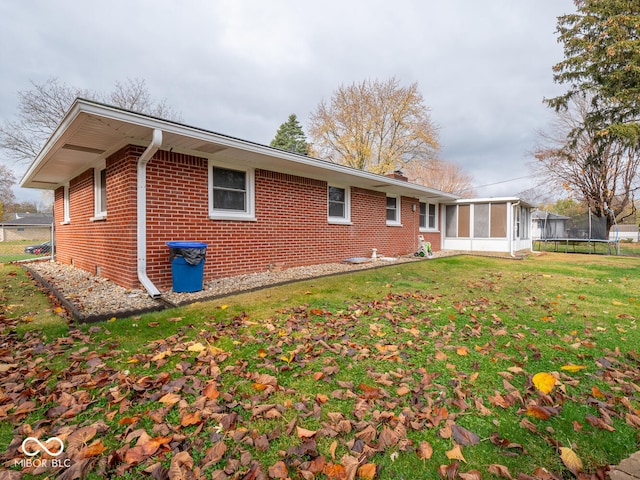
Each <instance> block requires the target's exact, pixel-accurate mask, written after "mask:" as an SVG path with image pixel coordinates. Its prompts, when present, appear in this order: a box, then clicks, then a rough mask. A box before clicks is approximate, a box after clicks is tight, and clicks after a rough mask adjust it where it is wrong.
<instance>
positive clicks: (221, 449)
mask: <svg viewBox="0 0 640 480" xmlns="http://www.w3.org/2000/svg"><path fill="white" fill-rule="evenodd" d="M226 452H227V446H226V445H225V443H224V442H223V441H220V442H216V443H215V444H214V445H213V446H211V447H209V448H207V451H206V452H205V456H204V460H203V463H204V465H203V466H202V468H203V469H204V468H206V467H207V466H209V465H214V464H216V463H218V462H219V461H220V460H222V457H224V454H225V453H226Z"/></svg>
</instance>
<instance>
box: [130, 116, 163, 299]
mask: <svg viewBox="0 0 640 480" xmlns="http://www.w3.org/2000/svg"><path fill="white" fill-rule="evenodd" d="M160 145H162V130H160V129H157V128H154V129H153V138H152V139H151V143H150V144H149V146H148V147H147V149H146V150H145V151H144V152H143V153H142V155H140V158H139V159H138V168H137V172H138V192H137V199H136V200H137V209H138V215H137V217H138V225H137V239H138V280H140V283H141V284H142V286H143V287H144V288H145V289H146V290H147V292H148V293H149V295H150V296H151V297H152V298H158V297H159V296H160V295H161V294H160V291H159V290H158V289H157V288H156V286H155V285H154V284H153V282H152V281H151V280H150V279H149V277H148V276H147V163H149V160H151V158H152V157H153V156H154V155H155V153H156V152H157V151H158V149H159V148H160Z"/></svg>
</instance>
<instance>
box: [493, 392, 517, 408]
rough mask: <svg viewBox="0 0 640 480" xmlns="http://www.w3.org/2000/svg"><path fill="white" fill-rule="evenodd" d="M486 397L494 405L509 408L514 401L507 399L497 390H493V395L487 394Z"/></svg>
mask: <svg viewBox="0 0 640 480" xmlns="http://www.w3.org/2000/svg"><path fill="white" fill-rule="evenodd" d="M487 398H488V399H489V401H490V402H491V405H493V406H495V407H502V408H509V407H511V406H512V405H513V404H514V403H515V399H514V400H513V401H509V400H508V399H507V398H505V397H503V396H502V394H501V393H500V392H498V391H496V392H495V395H493V396H491V395H489V396H488V397H487Z"/></svg>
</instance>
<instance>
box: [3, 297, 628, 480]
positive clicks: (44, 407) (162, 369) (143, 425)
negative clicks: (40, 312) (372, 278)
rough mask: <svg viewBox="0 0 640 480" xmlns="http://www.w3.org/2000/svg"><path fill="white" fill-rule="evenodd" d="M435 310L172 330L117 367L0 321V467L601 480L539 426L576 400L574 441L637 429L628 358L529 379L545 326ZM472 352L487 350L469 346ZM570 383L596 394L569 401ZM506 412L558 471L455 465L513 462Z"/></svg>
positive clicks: (305, 314)
mask: <svg viewBox="0 0 640 480" xmlns="http://www.w3.org/2000/svg"><path fill="white" fill-rule="evenodd" d="M445 303H446V300H445V299H443V298H442V296H438V295H431V294H423V293H412V294H405V295H388V296H386V297H384V298H381V299H380V300H378V301H373V302H370V303H367V304H354V305H352V306H350V307H348V308H345V309H344V310H342V311H337V312H329V311H326V310H324V309H318V308H311V307H308V306H306V305H302V306H299V307H295V308H290V309H288V310H286V311H283V312H280V316H279V317H278V319H275V318H272V319H252V318H249V317H248V316H246V315H240V316H237V317H235V318H233V320H232V322H231V324H229V325H225V326H224V328H222V327H221V326H220V325H219V324H217V323H216V322H215V321H209V322H208V323H205V325H206V326H207V328H208V330H207V329H205V330H201V331H200V332H198V333H197V335H196V336H195V337H194V331H193V328H190V327H188V326H186V327H184V328H183V329H182V330H181V331H182V333H181V334H178V335H174V336H170V337H169V338H164V339H160V340H158V341H155V342H152V343H151V344H149V345H148V348H147V349H146V350H145V351H143V352H140V353H136V354H134V355H130V354H129V355H128V354H125V353H123V352H121V351H119V350H118V345H116V344H111V343H110V340H109V334H108V331H107V328H108V326H104V325H103V326H94V327H91V328H90V329H89V330H88V331H87V332H86V333H84V332H82V331H80V330H71V331H70V333H69V335H68V336H67V337H64V338H58V339H54V340H52V341H49V342H46V341H44V340H43V339H42V338H40V337H39V336H38V335H36V334H33V333H31V334H27V335H26V337H25V338H24V339H19V338H18V337H17V336H16V334H15V333H13V331H12V329H11V328H10V327H11V325H10V321H9V320H8V319H6V318H3V319H2V320H3V321H4V328H3V331H2V335H1V338H0V345H1V348H0V372H1V373H2V379H1V381H0V421H3V422H10V423H11V424H12V425H13V426H14V427H15V429H14V432H13V435H14V436H13V441H12V442H11V444H10V445H9V446H8V447H7V448H6V449H5V451H4V453H3V454H2V455H1V460H2V462H3V465H4V467H5V468H8V469H11V470H12V472H11V473H7V475H11V476H10V477H8V478H20V476H21V475H22V474H25V473H29V474H47V475H49V476H50V477H54V476H55V477H56V478H60V479H75V478H83V477H84V476H85V475H86V474H88V473H89V472H93V473H94V474H96V475H97V476H100V477H105V478H107V477H109V478H118V477H122V476H125V475H127V474H128V475H131V476H132V477H135V478H144V477H148V478H152V479H171V480H178V479H200V478H213V479H214V480H223V479H246V480H249V479H267V478H271V479H286V478H292V479H294V478H302V479H314V478H318V479H320V478H328V479H375V478H381V477H382V478H394V474H393V465H394V461H396V460H397V459H398V458H399V457H400V456H413V457H415V458H417V459H418V460H419V463H418V464H419V465H426V464H428V463H430V462H434V461H436V459H439V460H438V461H437V462H438V463H437V467H436V468H437V472H438V474H439V475H440V477H441V478H443V479H456V478H460V479H463V480H480V479H482V478H483V476H485V478H489V477H491V476H492V475H493V476H497V477H500V478H507V479H511V478H517V479H520V480H526V479H541V480H557V479H561V478H567V477H565V476H563V475H565V474H567V473H568V472H571V475H573V476H575V477H576V478H578V479H603V478H605V474H606V470H607V465H592V464H591V465H589V468H588V471H585V470H586V469H585V466H584V465H583V462H582V460H581V456H582V454H583V453H584V452H580V451H579V448H577V447H576V445H569V444H566V442H565V441H564V439H563V438H557V437H555V436H554V431H553V429H552V428H548V427H547V426H546V425H545V422H548V421H549V420H550V419H553V418H557V417H558V416H559V415H561V413H562V409H563V405H564V404H565V403H566V402H577V403H582V404H586V405H588V406H589V407H590V409H589V411H590V412H592V413H590V414H588V415H586V416H585V418H584V419H583V420H582V421H580V422H574V425H573V428H574V429H577V430H584V431H585V432H586V431H598V432H614V431H615V429H616V422H618V423H620V422H622V423H626V424H628V425H630V426H631V427H633V428H635V429H640V412H639V411H638V395H639V393H638V392H639V390H640V387H638V381H639V380H640V376H639V373H638V366H639V364H640V363H639V359H638V357H637V355H635V354H629V353H627V354H622V353H620V352H619V351H611V352H608V353H607V355H606V356H602V357H599V358H589V356H588V355H585V356H584V357H583V359H584V364H566V365H563V364H559V365H558V366H557V369H555V370H553V371H549V372H539V371H532V370H530V369H529V364H530V362H531V363H535V362H533V360H536V359H539V358H540V355H541V353H540V351H539V349H538V347H536V345H535V338H536V337H537V336H541V335H549V334H551V330H548V331H545V330H544V328H546V325H547V324H546V323H545V321H544V320H543V321H542V322H541V324H542V325H543V327H542V329H541V330H540V331H537V330H535V329H534V328H532V327H531V326H524V325H520V326H518V328H512V329H511V330H510V331H508V330H507V328H506V327H505V325H504V324H503V322H502V321H501V319H500V317H499V316H498V315H497V314H495V313H493V314H485V312H486V309H487V305H488V300H486V299H485V298H478V299H476V300H474V301H467V302H463V301H457V302H455V303H453V308H451V312H452V313H449V314H447V313H446V308H445V307H447V305H445ZM218 312H220V315H224V312H223V311H221V310H218ZM442 312H445V313H442ZM461 318H463V319H464V321H463V323H462V324H460V323H456V322H457V321H459V320H460V319H461ZM169 320H170V321H180V319H179V318H178V319H169ZM154 325H157V323H156V324H154ZM460 325H463V326H462V327H461V326H460ZM152 327H153V326H152ZM216 331H218V332H220V333H218V334H215V333H213V332H216ZM552 334H553V335H554V336H556V337H557V340H558V343H557V349H558V350H571V349H578V350H579V349H587V348H588V345H582V344H580V345H577V346H576V345H575V343H576V342H582V340H576V339H575V336H572V337H571V338H566V339H565V338H563V337H562V336H561V335H559V334H558V333H557V332H555V331H554V332H552ZM219 335H224V336H229V337H230V338H232V339H234V341H235V342H236V345H237V346H238V349H240V348H244V349H246V348H247V346H251V345H253V346H255V347H256V348H255V349H254V350H253V351H254V352H255V354H254V355H253V357H252V358H240V357H239V356H238V355H237V354H235V353H234V352H232V351H225V350H224V349H221V348H219V347H216V346H214V345H215V344H216V341H217V340H218V339H219ZM481 337H482V338H490V339H491V340H487V341H485V342H484V343H482V344H479V343H478V342H477V339H479V338H481ZM585 342H586V341H585ZM511 346H514V347H515V348H511ZM506 347H509V348H506ZM242 351H246V350H242ZM507 351H508V352H510V353H505V352H507ZM416 359H420V361H418V362H416ZM462 360H464V362H463V361H462ZM485 360H489V361H490V362H492V363H493V364H495V365H501V366H504V369H502V370H501V371H500V372H499V376H500V381H499V383H495V384H496V385H500V387H499V388H492V391H489V392H487V391H486V390H483V389H485V388H486V387H484V386H483V385H484V384H486V383H487V381H489V380H490V381H493V379H486V378H483V375H485V374H484V373H483V371H482V370H481V368H480V366H479V365H480V363H479V362H480V361H485ZM363 365H364V366H366V367H364V368H363V367H362V366H363ZM358 369H361V372H360V373H358V374H355V373H353V372H355V371H357V370H358ZM585 372H589V375H590V376H592V377H597V379H598V382H599V383H600V384H601V385H608V386H609V388H608V389H605V388H604V387H603V389H602V390H601V389H600V388H599V387H596V386H594V387H593V388H592V389H591V390H590V391H589V392H587V394H584V393H576V392H578V391H579V390H578V389H577V387H578V386H579V384H580V375H582V374H583V373H585ZM354 378H358V379H357V380H354ZM303 385H304V389H303V387H302V386H303ZM516 385H517V386H516ZM603 390H606V392H605V391H603ZM505 412H510V413H509V414H511V415H515V416H517V418H519V419H520V420H519V422H520V428H522V429H523V430H526V431H528V432H530V434H531V435H533V436H535V437H536V438H537V439H540V440H541V443H543V444H546V445H548V446H549V449H550V451H551V452H553V453H552V455H553V456H555V457H556V458H558V459H560V460H561V462H562V464H563V465H564V467H565V469H564V471H560V470H557V469H556V471H553V470H550V469H547V468H545V465H540V466H539V467H538V468H537V469H536V470H535V471H533V472H529V473H528V474H527V473H522V472H514V471H510V470H509V468H507V466H504V465H502V464H498V463H495V464H489V465H483V461H482V458H476V459H475V460H473V465H474V468H470V467H468V465H469V463H468V462H471V459H472V458H473V457H474V447H475V446H477V445H479V444H480V443H483V444H487V445H491V448H495V449H496V450H497V451H499V452H500V454H501V455H502V456H504V457H505V458H507V457H524V456H527V455H528V452H527V448H528V446H527V445H522V444H519V443H515V442H512V441H511V440H510V439H508V438H505V437H504V436H503V435H501V434H500V432H499V430H500V422H499V418H500V416H502V415H504V414H505ZM470 418H486V419H488V420H489V421H488V422H486V423H488V424H490V425H492V428H495V429H494V430H493V431H484V432H474V431H472V430H471V429H469V422H468V420H469V419H470ZM492 421H493V423H491V422H492ZM465 425H466V427H465ZM424 432H431V433H432V434H433V437H429V438H437V439H438V441H439V442H440V441H442V442H444V444H445V445H447V448H446V449H444V451H434V447H433V443H434V441H433V440H432V441H428V440H426V439H425V438H427V437H424V436H422V439H420V438H421V435H422V434H423V433H424ZM52 436H56V437H58V438H60V439H61V440H62V441H63V442H64V444H65V450H64V453H63V456H62V457H61V458H59V460H60V461H63V460H65V459H68V460H69V461H70V462H68V463H69V465H70V466H69V467H68V468H65V469H53V468H49V469H47V468H43V467H33V468H20V469H18V468H15V467H14V466H15V462H16V459H23V458H25V455H24V452H22V449H21V442H22V441H23V440H24V439H25V438H26V437H35V438H40V439H43V440H44V439H47V438H50V437H52ZM612 438H613V437H612ZM441 444H442V443H441ZM260 458H271V459H272V460H270V461H269V463H268V464H263V463H261V461H260V460H259V459H260ZM383 459H386V460H385V462H383ZM382 463H384V464H385V465H386V467H385V468H386V469H387V470H386V472H384V471H382V470H381V464H382ZM558 464H559V462H557V463H556V465H558ZM12 467H14V468H12Z"/></svg>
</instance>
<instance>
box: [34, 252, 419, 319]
mask: <svg viewBox="0 0 640 480" xmlns="http://www.w3.org/2000/svg"><path fill="white" fill-rule="evenodd" d="M420 260H424V259H422V258H419V257H412V256H411V257H400V258H397V259H395V260H394V261H388V260H377V261H375V262H373V261H372V262H367V263H347V262H340V263H328V264H321V265H312V266H306V267H294V268H288V269H283V270H279V271H275V270H273V271H265V272H259V273H253V274H247V275H239V276H236V277H229V278H221V279H216V280H213V281H211V282H207V283H205V285H204V288H203V290H201V291H200V292H194V293H177V292H173V291H171V290H169V291H166V292H162V297H161V299H159V300H154V299H152V298H151V297H150V296H149V295H148V294H147V292H146V291H145V290H142V289H133V290H129V289H126V288H123V287H121V286H119V285H116V284H115V283H113V282H112V281H110V280H108V279H106V278H101V277H96V276H94V275H90V274H89V273H87V272H85V271H84V270H80V269H78V268H75V267H72V266H70V265H65V264H62V263H58V262H50V261H42V262H33V263H29V264H28V265H25V268H27V269H28V270H29V271H30V272H31V273H32V275H33V276H34V277H35V278H36V279H37V280H38V281H40V283H42V284H43V285H44V287H45V288H47V289H50V290H51V291H52V292H53V293H55V294H56V296H58V298H59V299H60V301H61V302H62V303H63V304H64V305H65V306H66V307H67V308H68V309H69V310H71V313H72V315H73V316H74V317H75V319H76V320H79V321H81V322H90V321H100V320H105V319H109V318H112V317H125V316H130V315H135V314H139V313H142V312H146V311H153V310H162V309H164V308H167V307H171V306H175V305H185V304H188V303H192V302H195V301H200V300H206V299H212V298H217V297H221V296H225V295H229V294H232V293H238V292H242V291H249V290H255V289H258V288H264V287H268V286H272V285H278V284H282V283H288V282H293V281H297V280H304V279H308V278H315V277H321V276H326V275H334V274H339V273H346V272H352V271H356V270H362V269H367V268H377V267H381V266H385V265H394V264H398V263H402V262H411V261H420Z"/></svg>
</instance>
